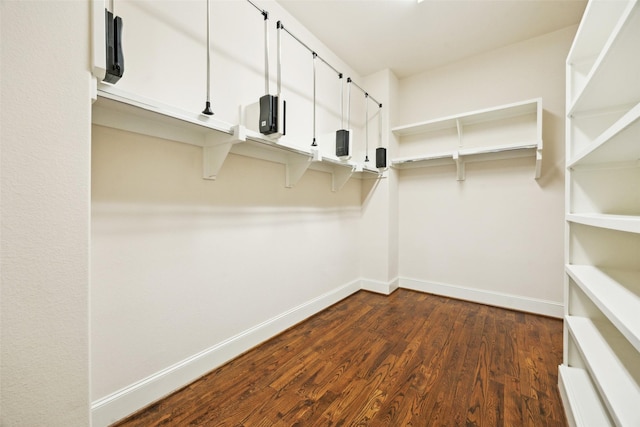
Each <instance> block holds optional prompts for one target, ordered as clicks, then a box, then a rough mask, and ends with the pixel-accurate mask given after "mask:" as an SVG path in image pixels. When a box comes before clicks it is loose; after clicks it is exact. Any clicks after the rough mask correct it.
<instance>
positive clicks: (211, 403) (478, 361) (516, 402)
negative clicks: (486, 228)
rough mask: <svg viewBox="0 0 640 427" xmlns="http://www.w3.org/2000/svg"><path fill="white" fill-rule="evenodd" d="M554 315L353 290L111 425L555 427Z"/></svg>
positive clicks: (558, 331) (558, 412)
mask: <svg viewBox="0 0 640 427" xmlns="http://www.w3.org/2000/svg"><path fill="white" fill-rule="evenodd" d="M561 361H562V321H561V320H558V319H551V318H546V317H541V316H536V315H532V314H526V313H520V312H516V311H510V310H505V309H501V308H496V307H489V306H485V305H480V304H473V303H469V302H464V301H459V300H454V299H448V298H444V297H439V296H434V295H429V294H424V293H419V292H413V291H409V290H403V289H400V290H397V291H396V292H394V293H393V294H392V295H390V296H383V295H377V294H373V293H370V292H365V291H360V292H358V293H356V294H354V295H352V296H350V297H349V298H347V299H345V300H343V301H341V302H339V303H337V304H336V305H334V306H332V307H330V308H328V309H327V310H325V311H323V312H321V313H319V314H317V315H316V316H313V317H312V318H310V319H308V320H306V321H304V322H303V323H300V324H299V325H297V326H295V327H293V328H291V329H289V330H288V331H286V332H284V333H282V334H280V335H278V336H277V337H275V338H273V339H271V340H270V341H268V342H266V343H264V344H262V345H260V346H258V347H256V348H255V349H253V350H251V351H249V352H247V353H245V354H243V355H242V356H240V357H238V358H236V359H234V360H233V361H231V362H229V363H227V364H225V365H224V366H221V367H220V368H218V369H216V370H214V371H212V372H211V373H209V374H208V375H206V376H204V377H202V378H200V379H199V380H197V381H195V382H194V383H192V384H191V385H189V386H187V387H185V388H183V389H182V390H180V391H178V392H176V393H174V394H173V395H171V396H169V397H167V398H165V399H163V400H161V401H159V402H157V403H155V404H153V405H151V406H149V407H148V408H146V409H144V410H142V411H140V412H139V413H137V414H134V415H133V416H131V417H130V418H128V419H126V420H124V421H122V422H121V423H119V424H117V425H118V426H119V427H125V426H127V427H128V426H145V427H148V426H189V425H191V426H491V427H499V426H500V427H502V426H504V427H515V426H531V427H534V426H535V427H544V426H547V427H564V426H566V425H567V424H566V421H565V416H564V411H563V408H562V406H561V401H560V396H559V392H558V389H557V385H556V384H557V369H558V365H559V364H560V363H561Z"/></svg>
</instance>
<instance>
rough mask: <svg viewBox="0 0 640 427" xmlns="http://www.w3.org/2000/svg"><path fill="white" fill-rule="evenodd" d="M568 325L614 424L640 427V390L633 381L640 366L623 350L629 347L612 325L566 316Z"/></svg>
mask: <svg viewBox="0 0 640 427" xmlns="http://www.w3.org/2000/svg"><path fill="white" fill-rule="evenodd" d="M565 322H566V324H567V326H568V329H569V332H570V334H571V335H572V336H573V338H574V342H575V344H576V347H577V349H578V351H579V352H580V354H581V356H582V359H583V360H584V362H585V365H586V366H587V369H588V371H589V373H590V376H591V379H592V380H593V382H594V383H595V385H596V387H597V388H598V390H599V391H600V395H601V396H602V399H603V400H604V402H605V405H606V407H607V409H608V410H609V414H610V415H611V417H612V418H613V419H614V421H615V423H616V424H617V425H619V426H639V425H640V411H639V410H638V404H639V403H640V386H639V385H638V383H637V382H636V381H635V380H634V378H637V376H636V375H637V374H638V372H637V371H638V366H635V365H634V361H633V360H631V359H627V358H626V357H625V356H626V353H625V351H624V350H621V349H620V347H624V345H628V343H627V344H625V343H626V340H624V338H620V339H618V338H617V337H616V336H615V333H616V332H615V329H613V328H612V327H610V326H609V325H606V324H604V323H598V324H595V323H594V322H592V321H591V320H590V319H588V318H585V317H576V316H566V318H565ZM605 336H606V337H607V338H606V339H605ZM620 341H622V342H620ZM630 371H631V372H630ZM633 371H635V372H633Z"/></svg>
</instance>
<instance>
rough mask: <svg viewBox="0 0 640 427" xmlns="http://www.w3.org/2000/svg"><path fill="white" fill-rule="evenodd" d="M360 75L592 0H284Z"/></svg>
mask: <svg viewBox="0 0 640 427" xmlns="http://www.w3.org/2000/svg"><path fill="white" fill-rule="evenodd" d="M278 3H280V4H281V5H282V6H283V7H284V8H285V9H286V10H287V11H288V12H289V13H291V14H292V15H293V16H294V17H295V18H296V19H298V20H299V21H300V22H301V23H302V24H303V25H304V26H305V27H306V28H308V29H309V30H310V31H311V32H312V33H313V34H315V35H316V37H318V38H319V39H320V40H321V41H322V42H323V43H325V44H326V45H327V46H328V47H329V48H330V49H331V50H332V51H333V52H334V53H335V54H337V55H338V56H339V57H340V58H342V59H343V60H345V61H346V62H347V63H348V64H349V65H350V66H351V67H353V68H354V69H355V70H356V71H357V72H358V73H359V74H360V75H362V76H366V75H369V74H371V73H374V72H376V71H379V70H382V69H385V68H389V69H391V70H393V71H394V73H395V74H396V76H398V77H399V78H403V77H407V76H410V75H413V74H416V73H419V72H422V71H425V70H428V69H431V68H435V67H439V66H442V65H445V64H448V63H451V62H455V61H457V60H460V59H462V58H465V57H468V56H471V55H475V54H478V53H482V52H487V51H490V50H493V49H497V48H500V47H502V46H506V45H509V44H512V43H517V42H520V41H523V40H526V39H529V38H532V37H536V36H539V35H542V34H546V33H549V32H552V31H555V30H559V29H561V28H564V27H568V26H570V25H574V24H577V23H578V22H580V19H581V17H582V13H583V12H584V8H585V6H586V0H424V1H423V2H421V3H418V2H417V1H416V0H278Z"/></svg>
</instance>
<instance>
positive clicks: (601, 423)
mask: <svg viewBox="0 0 640 427" xmlns="http://www.w3.org/2000/svg"><path fill="white" fill-rule="evenodd" d="M558 385H559V389H560V395H561V396H562V400H563V402H564V405H565V407H569V408H571V411H566V414H567V417H570V418H569V425H571V426H576V427H593V426H598V427H607V426H613V425H614V424H613V423H612V422H611V420H610V419H609V416H608V415H607V410H606V409H605V408H604V407H603V406H602V402H601V401H600V398H599V397H598V393H597V392H596V390H595V388H594V386H593V383H592V382H591V379H590V378H589V374H587V372H586V371H585V370H584V369H580V368H570V367H568V366H560V368H559V369H558Z"/></svg>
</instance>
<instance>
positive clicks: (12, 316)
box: [0, 1, 90, 427]
mask: <svg viewBox="0 0 640 427" xmlns="http://www.w3.org/2000/svg"><path fill="white" fill-rule="evenodd" d="M88 9H89V3H88V2H69V1H37V2H34V1H3V2H0V15H1V21H0V22H1V24H0V27H1V35H0V39H1V40H2V52H1V55H0V58H1V70H0V75H1V76H2V81H1V93H0V99H1V100H2V105H1V108H2V110H1V116H0V122H1V125H2V127H1V131H0V134H1V137H0V140H1V142H2V146H1V147H2V148H1V151H2V158H1V163H0V170H1V192H2V206H1V210H0V216H1V219H2V231H1V232H2V241H1V245H2V248H1V249H2V250H1V254H2V255H1V256H2V257H1V260H0V269H1V272H2V286H1V293H2V301H1V307H0V312H1V325H2V333H1V336H0V343H1V350H2V354H1V360H2V367H1V369H0V375H1V377H2V388H1V396H0V405H1V408H2V413H1V415H0V424H1V425H3V426H64V427H70V426H78V427H81V426H82V427H83V426H87V425H89V354H88V351H89V315H88V291H89V287H88V278H89V273H88V263H89V261H88V257H89V206H90V200H89V175H90V172H89V164H90V109H89V108H90V101H89V98H90V95H89V71H88V67H89V62H88V61H89V59H88V56H89V48H88V33H89V32H88V19H89V10H88Z"/></svg>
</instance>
